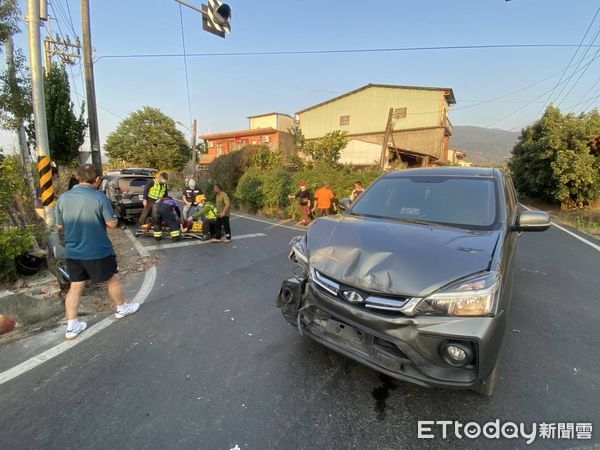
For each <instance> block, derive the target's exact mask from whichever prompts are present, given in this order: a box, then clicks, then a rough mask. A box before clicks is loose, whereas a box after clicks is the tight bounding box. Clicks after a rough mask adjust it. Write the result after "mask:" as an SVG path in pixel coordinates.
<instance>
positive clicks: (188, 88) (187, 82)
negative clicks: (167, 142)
mask: <svg viewBox="0 0 600 450" xmlns="http://www.w3.org/2000/svg"><path fill="white" fill-rule="evenodd" d="M179 22H180V24H181V45H182V47H183V67H184V69H185V87H186V89H187V101H188V112H189V114H190V123H192V120H193V119H192V101H191V99H190V79H189V77H188V67H187V56H186V51H185V33H184V31H183V12H182V8H181V3H180V4H179Z"/></svg>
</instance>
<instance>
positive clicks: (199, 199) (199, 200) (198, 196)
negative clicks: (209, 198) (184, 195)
mask: <svg viewBox="0 0 600 450" xmlns="http://www.w3.org/2000/svg"><path fill="white" fill-rule="evenodd" d="M205 200H206V197H205V196H204V195H203V194H198V195H196V203H200V202H203V201H205Z"/></svg>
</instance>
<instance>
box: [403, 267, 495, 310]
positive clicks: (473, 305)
mask: <svg viewBox="0 0 600 450" xmlns="http://www.w3.org/2000/svg"><path fill="white" fill-rule="evenodd" d="M501 281H502V277H501V276H500V274H499V273H498V272H489V273H486V274H485V275H477V276H474V277H472V278H468V279H466V280H461V281H460V282H457V283H454V284H452V285H450V286H448V287H446V288H443V289H442V290H440V291H438V292H436V293H435V294H432V295H430V296H429V297H426V298H424V299H422V300H421V301H420V302H419V303H418V304H417V305H416V306H415V308H414V310H413V314H414V315H415V316H493V315H495V314H496V308H497V306H498V297H499V294H500V284H501Z"/></svg>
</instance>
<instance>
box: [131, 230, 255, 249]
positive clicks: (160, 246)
mask: <svg viewBox="0 0 600 450" xmlns="http://www.w3.org/2000/svg"><path fill="white" fill-rule="evenodd" d="M265 236H266V234H265V233H251V234H241V235H239V236H233V237H232V238H231V240H232V241H239V240H240V239H250V238H256V237H265ZM204 244H212V242H210V241H200V240H196V239H194V240H189V241H186V242H173V243H171V244H157V245H146V246H144V249H145V250H146V251H148V252H153V251H156V250H166V249H168V248H178V247H188V246H190V245H204ZM140 245H141V244H140ZM224 245H226V244H224Z"/></svg>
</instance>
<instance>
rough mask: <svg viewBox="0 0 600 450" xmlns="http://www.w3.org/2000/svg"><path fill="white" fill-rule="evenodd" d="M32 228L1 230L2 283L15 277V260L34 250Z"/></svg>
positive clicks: (0, 259)
mask: <svg viewBox="0 0 600 450" xmlns="http://www.w3.org/2000/svg"><path fill="white" fill-rule="evenodd" d="M32 231H33V230H32V229H31V227H27V228H17V227H2V228H0V281H3V280H6V279H7V278H12V276H13V275H14V259H15V258H16V257H17V256H20V255H22V254H23V253H26V252H28V251H30V250H31V249H32V247H33V246H34V245H35V238H34V234H33V232H32Z"/></svg>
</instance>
